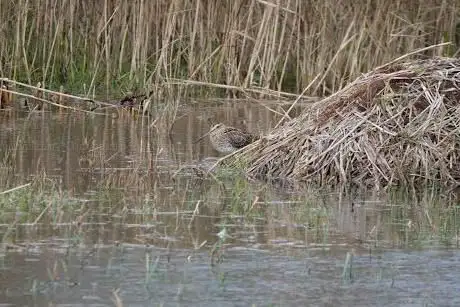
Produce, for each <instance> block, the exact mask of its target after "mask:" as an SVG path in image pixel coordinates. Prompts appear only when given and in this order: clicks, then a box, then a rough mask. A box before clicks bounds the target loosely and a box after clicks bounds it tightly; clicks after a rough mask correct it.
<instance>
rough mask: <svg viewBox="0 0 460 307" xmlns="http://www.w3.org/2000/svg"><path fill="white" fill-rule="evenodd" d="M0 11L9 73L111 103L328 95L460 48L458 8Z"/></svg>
mask: <svg viewBox="0 0 460 307" xmlns="http://www.w3.org/2000/svg"><path fill="white" fill-rule="evenodd" d="M0 5H1V9H0V20H1V21H0V29H1V31H0V58H1V59H2V61H1V65H0V75H1V76H3V77H8V78H11V79H12V80H18V81H22V82H24V83H27V84H36V83H37V82H40V83H41V85H42V86H43V87H45V88H50V89H56V90H57V89H59V87H60V86H61V85H64V86H65V88H66V89H67V90H69V91H70V92H73V93H77V92H78V93H81V92H83V96H85V97H90V96H94V94H96V95H97V96H101V97H102V98H103V99H104V100H106V99H108V97H109V96H111V95H123V94H124V93H127V92H129V91H133V92H137V91H139V89H141V90H140V91H144V90H145V91H147V92H150V91H152V92H153V93H154V94H153V99H154V101H157V100H162V99H164V98H165V97H178V96H179V97H187V96H190V95H192V96H208V97H209V96H212V97H215V96H221V95H228V96H238V95H240V96H241V95H243V96H255V97H259V98H260V97H262V96H265V97H271V98H277V99H282V98H284V99H292V97H295V94H293V93H301V92H302V91H303V90H304V89H306V88H308V90H307V91H305V92H304V93H303V94H304V95H306V96H324V95H328V94H330V93H333V92H335V91H337V90H339V89H340V88H342V87H343V86H345V85H346V84H347V83H348V82H349V80H353V79H354V78H356V77H357V76H359V75H360V74H361V73H362V72H365V71H369V70H371V69H372V68H374V67H376V66H378V65H381V64H383V63H385V62H388V61H389V60H390V59H393V58H395V57H397V56H399V55H401V54H404V53H407V52H410V51H412V50H415V49H417V48H422V47H425V46H429V45H432V44H435V43H440V42H447V41H451V42H453V45H451V46H446V47H444V48H440V49H437V50H427V51H426V52H425V54H426V55H428V56H431V55H447V56H455V55H456V54H458V48H459V44H460V42H459V41H458V29H457V28H456V26H457V25H458V22H459V20H458V11H459V9H460V5H459V3H458V1H453V0H441V1H434V0H433V1H418V2H408V1H403V0H392V1H384V0H378V1H370V0H363V1H359V2H356V1H351V0H349V1H348V0H347V1H342V2H340V4H338V5H337V3H336V2H335V1H322V2H320V1H313V0H311V1H299V0H290V1H285V2H279V3H278V2H276V3H275V2H273V3H272V2H267V1H259V0H241V1H230V2H229V1H211V2H203V1H198V0H194V1H181V0H173V1H166V0H161V1H153V2H149V1H147V2H146V1H143V0H135V1H129V2H126V1H121V0H111V1H98V2H92V1H87V0H85V1H76V0H69V1H67V2H56V3H54V2H52V1H49V0H39V1H20V2H18V3H14V5H13V4H10V3H2V4H0ZM293 95H294V96H293ZM169 101H176V99H170V100H169Z"/></svg>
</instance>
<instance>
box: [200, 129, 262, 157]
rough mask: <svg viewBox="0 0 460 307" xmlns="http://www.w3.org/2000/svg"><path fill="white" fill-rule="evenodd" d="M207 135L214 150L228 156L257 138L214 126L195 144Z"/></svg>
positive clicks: (245, 133)
mask: <svg viewBox="0 0 460 307" xmlns="http://www.w3.org/2000/svg"><path fill="white" fill-rule="evenodd" d="M208 134H209V139H210V140H211V144H212V146H213V147H214V149H215V150H217V151H218V152H221V153H224V154H229V153H232V152H234V151H236V150H238V149H240V148H243V147H244V146H246V145H249V144H250V143H252V142H254V141H255V140H256V139H257V136H255V135H253V134H251V133H249V132H246V131H243V130H240V129H237V128H234V127H229V126H226V125H224V124H216V125H214V126H213V127H212V128H211V130H209V132H207V133H205V134H204V135H203V136H201V137H200V138H199V139H198V140H196V141H195V143H197V142H199V141H200V140H202V139H203V138H204V137H205V136H207V135H208Z"/></svg>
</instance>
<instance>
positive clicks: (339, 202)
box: [0, 0, 460, 306]
mask: <svg viewBox="0 0 460 307" xmlns="http://www.w3.org/2000/svg"><path fill="white" fill-rule="evenodd" d="M459 11H460V4H459V3H458V1H453V0H452V1H450V0H439V1H438V0H436V1H434V0H433V1H418V2H411V1H402V0H394V1H383V0H377V1H361V2H359V3H357V2H356V1H340V2H337V1H322V2H321V1H299V0H289V1H261V0H238V1H200V0H193V1H182V0H172V1H162V0H161V1H144V0H133V1H121V0H104V1H86V0H83V1H76V0H66V1H54V0H37V1H26V0H20V1H0V77H2V78H8V79H9V81H8V80H6V79H1V80H0V83H1V84H0V86H2V96H1V97H2V98H1V101H0V104H3V103H5V102H8V103H7V104H5V105H1V106H2V108H1V110H0V142H1V144H2V147H1V150H0V304H7V305H8V304H10V305H28V306H43V305H47V306H48V305H59V304H67V305H104V306H106V305H111V306H113V305H115V306H129V305H142V306H155V305H158V306H164V305H169V304H176V305H184V306H201V305H205V304H208V305H209V304H211V305H219V306H221V305H222V306H234V305H244V306H246V305H251V304H253V305H255V306H266V305H274V306H286V305H296V306H299V305H305V304H317V305H321V304H329V305H379V304H384V305H402V304H408V303H412V304H419V305H435V304H441V305H449V304H450V305H458V303H459V302H458V297H457V295H456V293H457V288H458V286H457V285H458V283H459V282H460V275H459V274H457V273H456V271H457V270H456V268H457V267H458V263H459V261H460V258H459V257H460V253H459V252H458V247H459V242H458V234H459V206H458V197H459V193H458V190H457V189H449V190H446V189H445V187H442V186H441V185H440V184H432V183H430V184H426V185H425V186H423V188H420V185H418V184H417V182H415V181H412V182H411V181H410V180H408V181H406V182H402V183H403V184H401V182H399V183H400V184H399V185H393V186H391V185H389V186H388V187H386V188H380V189H368V186H365V185H364V184H362V183H367V182H366V180H365V179H368V178H367V177H365V176H363V177H359V178H358V179H357V180H355V182H353V184H352V185H341V184H340V183H339V182H334V185H332V184H331V183H332V181H327V180H326V181H325V182H322V183H323V184H320V183H321V182H314V183H310V184H306V183H305V182H295V181H274V182H271V183H270V184H267V183H266V182H265V181H257V180H248V178H246V176H245V175H246V174H245V173H244V172H243V171H242V170H241V168H238V167H234V166H235V164H232V161H227V160H220V159H219V156H218V153H217V152H216V151H215V150H213V149H212V148H211V147H210V144H209V142H201V143H197V144H196V143H194V141H195V140H196V139H198V138H199V136H201V135H203V133H204V132H206V131H208V130H209V128H210V127H209V125H208V122H207V120H208V119H209V118H212V119H213V121H214V122H222V123H225V124H228V125H231V126H235V127H241V128H246V129H247V130H248V131H251V132H253V133H256V134H262V135H263V134H265V133H266V132H268V131H275V132H276V131H279V129H280V127H281V125H282V124H286V119H292V118H296V117H298V118H300V119H299V120H298V121H302V120H303V119H305V118H307V117H308V114H307V115H306V114H305V112H304V111H305V110H306V108H307V107H310V104H309V102H311V101H317V100H318V99H319V98H324V96H328V95H331V94H332V93H338V94H336V96H335V97H338V96H340V97H344V96H347V95H351V96H352V95H353V93H355V92H354V90H356V89H357V87H354V86H356V83H359V82H360V80H361V81H362V80H364V83H363V84H364V85H368V84H371V85H372V86H371V87H375V88H377V89H378V91H380V92H382V91H385V90H386V92H385V93H386V94H387V95H386V96H384V97H383V98H385V99H383V98H382V101H381V102H382V104H380V105H378V107H381V108H380V109H378V108H377V107H375V105H372V104H369V105H365V107H367V108H368V109H367V110H368V111H369V110H371V111H373V113H372V112H371V113H370V114H371V115H372V116H373V117H372V118H370V117H369V118H367V119H370V120H371V121H366V122H365V123H364V124H363V125H366V127H367V129H368V130H367V131H372V133H373V134H370V136H372V137H374V139H372V140H371V141H373V142H374V143H375V142H377V141H379V142H380V141H382V142H384V141H385V138H384V136H386V134H385V133H386V132H387V131H390V130H391V129H392V128H394V127H395V126H401V125H402V124H403V123H405V120H406V119H411V120H413V119H414V118H416V119H417V120H418V122H423V121H424V120H425V119H426V117H423V115H424V114H425V115H426V113H425V112H424V111H423V110H422V111H420V109H419V108H418V106H414V105H410V104H406V105H403V104H401V103H399V102H398V101H397V99H396V98H397V96H398V95H399V94H400V93H399V92H398V90H399V89H400V88H403V87H404V86H402V85H401V84H397V85H398V86H394V87H391V86H386V85H387V84H385V86H383V85H382V82H383V83H385V82H384V81H385V80H387V81H388V80H390V79H391V78H387V79H385V78H386V77H388V75H389V74H391V72H388V71H379V73H380V74H379V78H380V79H379V80H380V81H382V80H383V81H382V82H377V83H378V84H377V83H372V82H368V83H366V80H367V81H372V80H370V79H372V76H375V75H373V74H372V73H370V74H367V75H365V76H364V77H361V79H357V81H355V83H352V81H353V80H355V79H356V78H357V77H359V76H361V74H363V73H366V72H368V71H371V70H372V69H374V68H375V67H377V66H379V65H383V64H385V63H388V62H389V61H392V60H393V59H395V58H398V57H400V56H404V55H406V56H407V54H408V53H411V52H413V51H414V50H418V52H417V53H416V54H414V57H422V58H426V57H428V58H431V57H432V56H449V57H455V56H458V54H459V53H458V49H459V44H460V39H459V37H458V36H459V33H460V32H459V28H458V22H459V20H458V13H459ZM448 42H450V43H448ZM433 45H437V46H436V47H431V46H433ZM420 48H422V49H423V48H425V49H423V50H422V51H420ZM406 59H407V60H413V57H412V56H407V58H406ZM443 63H444V64H445V65H444V64H443V65H444V66H442V65H441V66H437V67H435V69H432V70H431V72H433V71H435V72H436V73H437V74H436V76H437V77H438V79H436V78H431V77H432V76H433V74H428V73H427V75H424V72H426V71H428V70H423V69H422V70H419V69H416V70H417V74H418V75H417V76H413V75H409V76H408V75H407V74H404V73H403V72H402V71H403V70H404V69H402V70H400V69H396V70H395V72H394V73H395V74H400V75H398V76H399V77H401V78H404V80H405V81H407V82H408V83H410V82H409V81H411V82H418V81H427V82H425V83H424V82H421V83H420V84H421V85H420V87H418V88H415V87H409V86H407V88H410V89H412V90H413V91H409V92H410V93H411V94H412V95H414V96H417V95H419V96H420V95H421V93H422V94H423V95H425V96H423V95H422V96H423V97H424V99H422V100H421V102H427V101H428V102H430V103H428V105H430V106H431V105H436V106H438V107H439V108H438V109H434V108H433V112H434V111H438V112H440V113H436V112H434V113H433V114H431V113H430V114H431V115H432V116H431V117H430V119H431V121H430V122H429V123H431V124H432V125H431V126H430V127H431V130H430V129H427V131H428V130H429V131H428V132H430V133H432V134H434V132H436V133H437V134H436V135H437V136H439V137H440V139H436V140H438V141H440V144H442V145H443V146H445V148H447V149H449V148H450V147H449V146H450V145H452V146H453V147H458V144H457V143H458V141H457V139H456V137H454V136H453V135H452V134H451V132H452V131H455V129H453V130H452V131H450V132H446V131H447V128H449V127H450V125H456V124H458V121H457V117H458V114H457V113H458V112H457V111H452V110H453V107H454V106H453V105H449V104H436V103H431V102H439V101H438V100H436V99H432V100H427V97H428V98H429V97H431V96H430V95H429V94H430V93H433V92H432V91H428V90H423V89H422V87H423V86H426V85H427V84H428V85H430V86H432V85H433V84H434V85H438V84H441V83H442V82H444V81H446V82H447V83H442V84H449V86H447V87H438V88H436V89H438V91H437V92H436V93H439V94H440V95H441V96H442V95H445V96H448V95H450V94H452V91H451V88H457V83H456V81H455V80H454V79H455V76H454V75H455V74H456V75H458V72H457V70H456V69H457V68H458V66H455V65H454V66H449V65H448V64H449V63H453V62H443ZM400 68H401V67H400ZM403 68H404V67H403ZM406 68H407V67H406ZM406 73H407V72H406ZM369 76H370V77H369ZM391 76H393V75H391ZM424 76H427V77H426V78H425V79H423V77H424ZM366 78H370V79H366ZM457 78H458V76H457ZM408 80H409V81H408ZM441 81H442V82H441ZM454 81H455V82H454ZM430 82H431V83H430ZM350 83H351V86H350V87H347V86H349V85H350ZM390 83H391V82H390ZM410 84H411V85H413V84H412V83H410ZM364 85H363V87H362V89H363V91H361V92H359V93H358V94H359V95H357V96H358V97H361V98H362V97H364V96H365V97H368V95H367V94H368V89H369V87H368V86H364ZM390 85H394V84H390ZM406 85H407V84H406ZM382 86H383V89H382ZM350 88H351V89H352V90H351V91H350ZM415 89H417V90H415ZM44 90H45V91H44ZM48 90H49V91H48ZM340 90H341V91H340ZM337 91H338V92H337ZM422 96H421V97H422ZM21 97H22V98H21ZM133 97H134V98H133ZM329 97H334V96H329ZM379 97H380V96H379ZM114 98H116V99H115V100H114V101H112V99H114ZM229 98H230V99H229ZM236 98H238V99H236ZM136 100H137V101H136ZM325 101H326V104H324V106H325V109H322V110H323V111H324V110H326V111H330V110H333V111H334V110H335V111H337V110H338V111H340V112H339V113H342V115H337V114H336V112H335V113H334V112H332V113H331V114H333V115H331V114H329V115H330V119H331V122H330V125H329V126H327V125H326V126H324V127H326V128H328V127H332V126H333V127H334V128H335V130H334V131H336V132H337V133H338V134H340V133H342V136H343V134H347V133H348V132H349V130H347V128H349V126H347V125H341V124H343V123H344V122H342V121H340V120H338V119H339V118H340V116H343V117H345V118H350V117H353V116H356V117H359V116H358V115H361V114H358V113H356V112H354V111H356V109H353V108H356V106H357V105H356V103H351V104H347V103H344V104H341V105H340V108H336V107H337V104H336V101H334V98H330V100H325ZM328 101H329V102H328ZM365 101H366V100H365V99H362V101H361V102H363V103H364V102H365ZM24 102H27V105H24ZM139 102H142V103H143V105H142V107H143V110H142V112H133V110H132V108H131V106H130V104H131V103H133V104H134V103H139ZM305 102H307V103H308V104H307V103H305ZM342 102H343V101H342ZM124 103H126V104H127V105H129V108H124V107H125V106H126V105H124ZM331 105H332V106H333V108H332V107H331ZM18 106H19V107H18ZM120 106H122V107H123V108H122V107H120ZM382 106H384V107H382ZM347 107H349V108H348V109H347ZM360 107H363V106H360ZM425 109H426V108H425ZM428 109H429V107H428ZM414 110H415V111H417V112H419V111H420V114H418V115H417V114H415V113H414V112H415V111H414ZM326 111H325V112H324V113H327V112H326ZM348 111H350V112H348ZM352 111H353V112H352ZM384 111H385V112H388V114H390V116H389V118H390V119H391V120H389V121H386V120H385V119H384V117H383V116H381V115H382V114H383V112H384ZM347 112H348V113H347ZM404 112H406V113H407V114H406V113H405V114H406V115H407V116H406V117H395V115H397V114H400V113H404ZM439 114H444V115H446V114H447V115H448V116H447V115H446V117H440V116H437V115H439ZM299 115H300V117H299ZM334 116H337V117H334ZM411 116H413V117H411ZM307 119H308V118H307ZM354 119H356V118H354ZM445 119H450V121H445ZM308 120H309V119H308ZM308 120H307V122H309V121H308ZM359 120H362V118H359ZM359 120H358V122H359ZM378 120H380V121H378ZM298 121H295V119H294V121H292V122H291V124H293V125H295V124H296V123H298ZM289 125H290V124H289V122H288V123H287V126H286V127H289ZM385 125H386V126H385ZM414 125H415V124H414ZM355 126H356V125H355ZM355 126H352V128H353V127H355ZM376 126H377V127H376ZM274 127H278V128H276V129H278V130H276V129H275V130H272V128H274ZM286 127H285V128H286ZM324 127H323V128H324ZM326 128H325V129H324V130H321V131H323V132H324V134H325V135H327V136H331V137H335V135H334V134H330V131H332V130H328V129H326ZM441 128H443V129H441ZM449 129H450V128H449ZM293 130H295V131H297V130H296V129H293ZM298 131H300V132H299V133H301V134H306V133H305V130H302V129H300V130H298ZM411 131H412V132H414V131H419V130H416V129H415V130H411ZM286 132H289V130H288V129H287V130H286ZM329 134H330V135H329ZM271 136H272V137H273V136H277V135H276V134H272V135H271ZM294 136H296V135H294ZM362 136H363V135H362V134H360V137H362ZM278 137H283V136H279V135H278ZM297 137H299V136H298V135H297ZM286 139H287V138H286ZM405 140H407V143H406V145H407V146H406V147H405V148H406V149H407V148H409V149H410V146H411V145H413V144H422V145H427V146H425V147H423V148H424V151H421V152H420V154H419V155H418V156H417V155H413V152H410V150H409V151H398V152H399V153H401V154H403V155H404V154H405V155H406V157H409V156H410V157H412V158H413V164H411V165H412V166H414V165H416V166H417V165H418V166H420V165H428V164H430V163H433V161H434V160H438V161H437V162H436V163H438V164H442V163H445V165H448V164H449V163H448V162H449V161H450V160H449V159H453V158H452V157H453V154H452V153H450V155H449V154H445V153H443V152H441V150H436V149H433V148H432V146H431V145H432V143H428V141H432V139H430V138H428V139H424V142H421V141H420V140H421V139H418V141H419V142H418V143H417V142H415V141H414V139H411V138H410V137H406V139H405ZM442 140H444V141H442ZM446 140H453V141H452V142H450V143H449V142H446ZM265 141H267V139H265ZM268 141H269V142H268V144H267V143H266V144H263V145H268V146H267V147H265V148H262V147H259V148H256V149H257V150H255V151H253V152H252V153H254V152H256V153H257V152H258V154H259V156H256V155H253V156H252V158H254V161H256V162H254V161H250V160H249V162H251V164H252V165H253V166H255V168H253V173H256V172H257V166H258V165H259V164H257V161H258V160H259V161H262V160H264V159H265V160H267V157H266V156H264V153H270V149H272V150H273V149H274V148H275V147H276V146H277V145H279V144H281V143H276V144H273V143H270V139H268ZM298 141H299V142H301V138H298ZM366 141H367V142H368V143H366ZM374 143H371V142H370V140H369V139H367V140H365V139H360V140H355V141H354V142H351V143H348V145H350V146H351V147H353V146H355V147H356V146H357V147H359V146H363V145H360V144H364V145H366V144H367V145H366V147H365V149H366V150H367V151H365V152H366V153H367V154H369V155H371V154H372V151H371V150H370V148H371V147H372V146H373V144H374ZM316 144H319V145H321V142H316ZM291 145H296V144H295V142H294V143H292V144H291ZM256 146H260V144H259V143H257V144H256ZM286 148H287V149H288V150H290V151H291V152H295V151H294V149H295V148H294V149H292V148H289V147H286ZM286 148H285V149H286ZM443 148H444V147H443ZM334 149H337V151H333V150H329V151H324V155H323V157H324V159H323V162H324V161H326V162H327V163H324V164H323V168H321V167H320V168H319V169H318V172H319V173H321V172H322V174H323V175H324V174H326V173H328V172H329V173H331V172H332V173H333V176H335V178H337V177H340V176H341V175H342V172H341V170H344V171H345V173H347V172H350V173H351V168H345V167H342V169H341V168H340V167H337V168H335V169H334V167H333V166H334V165H335V164H334V163H336V160H335V159H336V157H337V153H339V154H340V153H343V152H344V150H345V149H346V148H344V147H343V146H335V147H334ZM447 149H446V150H447ZM320 150H322V149H321V148H318V151H320ZM443 150H444V149H443ZM361 153H362V152H361ZM277 154H278V153H277ZM352 154H355V155H356V157H357V156H359V155H358V153H356V152H352ZM339 156H340V155H339ZM273 157H274V156H273ZM420 157H422V158H423V159H418V160H417V158H420ZM443 159H444V160H443ZM387 160H388V159H387ZM216 161H220V163H219V167H214V166H215V165H216ZM273 161H275V160H273ZM299 161H302V160H299ZM401 161H402V160H401ZM227 162H228V163H227ZM239 162H241V163H242V164H243V163H247V162H248V161H239ZM239 162H238V163H239ZM339 162H340V160H339ZM361 162H362V161H361ZM379 163H381V164H379ZM383 164H384V163H383V162H382V161H380V160H378V161H377V162H376V164H375V165H378V166H381V165H383ZM338 165H339V166H340V163H339V164H338ZM375 165H372V164H371V165H368V164H366V163H364V162H362V163H361V164H359V165H358V167H359V168H360V169H361V170H362V173H363V174H368V173H366V170H367V171H369V172H372V171H374V172H376V176H377V175H378V176H379V178H387V177H391V178H393V177H394V178H396V177H397V176H392V174H391V173H385V172H382V173H380V172H378V171H379V168H377V167H376V168H375V169H372V167H373V166H375ZM283 167H286V168H288V167H289V165H283ZM366 167H368V168H366ZM326 168H327V169H326ZM401 168H403V166H401ZM210 169H212V171H209V172H208V170H210ZM279 169H282V168H279ZM297 169H298V170H299V171H302V170H305V169H302V167H300V168H297ZM355 169H356V168H355ZM287 173H288V172H287ZM443 174H444V175H445V176H444V177H442V178H443V179H445V180H444V181H445V182H447V181H449V179H450V177H449V175H450V174H451V172H445V173H443ZM422 175H424V176H426V177H428V176H435V175H436V174H432V172H431V171H430V169H429V168H426V172H425V173H422ZM255 177H257V176H255ZM324 178H325V177H324ZM330 178H332V177H330ZM391 178H390V179H391ZM394 182H396V180H395V181H393V183H394ZM376 186H377V185H376ZM415 187H417V188H418V189H415Z"/></svg>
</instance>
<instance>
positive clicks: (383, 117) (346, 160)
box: [241, 57, 460, 187]
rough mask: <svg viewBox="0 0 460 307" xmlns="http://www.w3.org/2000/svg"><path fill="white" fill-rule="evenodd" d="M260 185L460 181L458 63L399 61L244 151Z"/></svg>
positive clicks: (377, 69) (432, 60)
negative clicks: (280, 181) (275, 181)
mask: <svg viewBox="0 0 460 307" xmlns="http://www.w3.org/2000/svg"><path fill="white" fill-rule="evenodd" d="M241 154H242V155H243V156H244V157H245V158H246V159H248V163H249V168H248V174H249V175H250V176H251V177H255V178H263V179H268V180H272V179H285V180H288V181H289V180H294V181H312V182H316V183H320V184H336V183H339V182H341V183H350V182H353V183H357V184H366V185H375V186H379V187H380V186H382V185H383V186H387V185H392V184H409V185H413V186H415V185H416V184H418V183H432V182H439V183H441V184H448V185H450V184H457V182H458V180H459V179H460V171H459V170H460V163H459V157H460V60H459V59H455V58H441V57H437V58H432V59H424V60H412V61H396V62H392V63H389V64H387V65H384V66H381V67H379V68H376V69H375V70H372V71H371V72H369V73H367V74H364V75H363V76H361V77H359V78H357V79H356V80H355V81H354V82H352V83H351V84H349V85H348V86H347V87H345V88H344V89H342V90H340V91H338V92H337V93H335V94H334V95H331V96H329V97H328V98H325V99H323V100H322V101H320V102H317V103H316V104H314V105H313V106H312V107H311V108H309V109H308V110H306V111H305V113H304V114H303V115H301V116H299V117H298V118H295V119H293V120H291V121H288V122H286V123H285V124H284V125H281V126H279V127H278V128H275V129H274V130H272V131H271V132H270V133H269V134H268V135H267V136H265V137H263V138H262V139H261V140H259V141H257V142H255V143H253V144H251V145H250V146H249V147H248V148H247V149H246V150H244V151H243V152H242V153H241Z"/></svg>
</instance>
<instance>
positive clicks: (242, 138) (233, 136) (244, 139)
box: [224, 128, 253, 147]
mask: <svg viewBox="0 0 460 307" xmlns="http://www.w3.org/2000/svg"><path fill="white" fill-rule="evenodd" d="M224 133H225V135H226V137H227V138H228V139H229V140H230V141H231V142H232V143H233V144H234V145H235V146H236V147H243V146H246V145H248V144H249V143H251V142H252V141H253V136H252V135H251V134H250V133H247V132H244V131H241V130H239V129H236V128H228V129H226V130H225V132H224Z"/></svg>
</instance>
